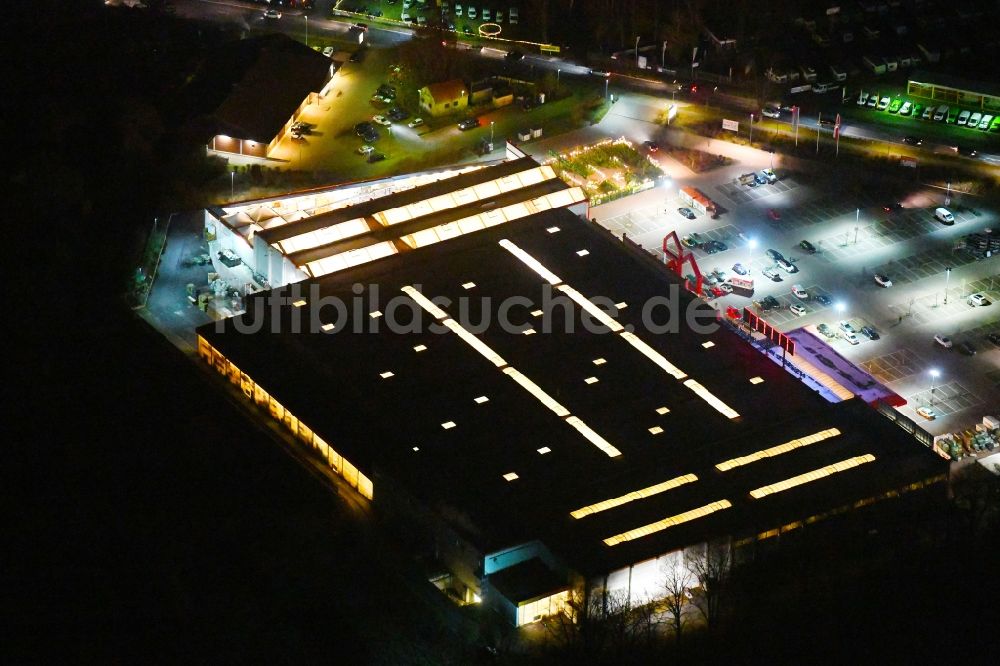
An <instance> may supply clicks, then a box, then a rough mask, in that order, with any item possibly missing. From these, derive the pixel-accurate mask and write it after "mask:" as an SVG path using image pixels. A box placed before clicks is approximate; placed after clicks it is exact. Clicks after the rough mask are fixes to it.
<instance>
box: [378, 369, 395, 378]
mask: <svg viewBox="0 0 1000 666" xmlns="http://www.w3.org/2000/svg"><path fill="white" fill-rule="evenodd" d="M394 376H395V375H394V374H393V372H392V371H391V370H386V371H385V372H383V373H382V374H380V375H379V377H381V378H382V379H389V377H394Z"/></svg>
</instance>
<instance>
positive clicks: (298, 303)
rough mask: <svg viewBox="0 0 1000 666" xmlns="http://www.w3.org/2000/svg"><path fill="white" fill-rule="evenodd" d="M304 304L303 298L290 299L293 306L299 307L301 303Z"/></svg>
mask: <svg viewBox="0 0 1000 666" xmlns="http://www.w3.org/2000/svg"><path fill="white" fill-rule="evenodd" d="M305 304H306V301H305V299H304V298H300V299H299V300H297V301H292V305H294V306H295V307H297V308H301V307H302V306H303V305H305Z"/></svg>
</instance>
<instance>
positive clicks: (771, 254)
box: [764, 247, 785, 261]
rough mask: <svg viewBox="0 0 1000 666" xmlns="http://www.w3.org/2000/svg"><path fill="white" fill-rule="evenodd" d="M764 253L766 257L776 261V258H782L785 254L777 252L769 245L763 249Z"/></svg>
mask: <svg viewBox="0 0 1000 666" xmlns="http://www.w3.org/2000/svg"><path fill="white" fill-rule="evenodd" d="M764 254H766V255H767V256H768V257H770V258H771V260H772V261H777V260H778V259H784V258H785V255H783V254H781V253H780V252H778V251H777V250H775V249H774V248H770V247H769V248H768V249H767V250H765V251H764Z"/></svg>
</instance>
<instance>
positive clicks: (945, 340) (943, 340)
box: [934, 333, 955, 349]
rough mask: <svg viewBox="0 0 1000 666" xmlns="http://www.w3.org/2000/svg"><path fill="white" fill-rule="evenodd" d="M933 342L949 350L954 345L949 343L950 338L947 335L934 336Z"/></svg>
mask: <svg viewBox="0 0 1000 666" xmlns="http://www.w3.org/2000/svg"><path fill="white" fill-rule="evenodd" d="M934 342H936V343H937V344H939V345H941V346H942V347H944V348H945V349H951V348H952V346H953V345H954V344H955V343H953V342H952V341H951V338H949V337H948V336H947V335H941V334H940V333H938V334H937V335H935V336H934Z"/></svg>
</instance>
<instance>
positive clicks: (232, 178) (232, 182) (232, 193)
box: [229, 169, 236, 199]
mask: <svg viewBox="0 0 1000 666" xmlns="http://www.w3.org/2000/svg"><path fill="white" fill-rule="evenodd" d="M229 198H230V199H235V198H236V170H235V169H233V170H232V171H230V172H229Z"/></svg>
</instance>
